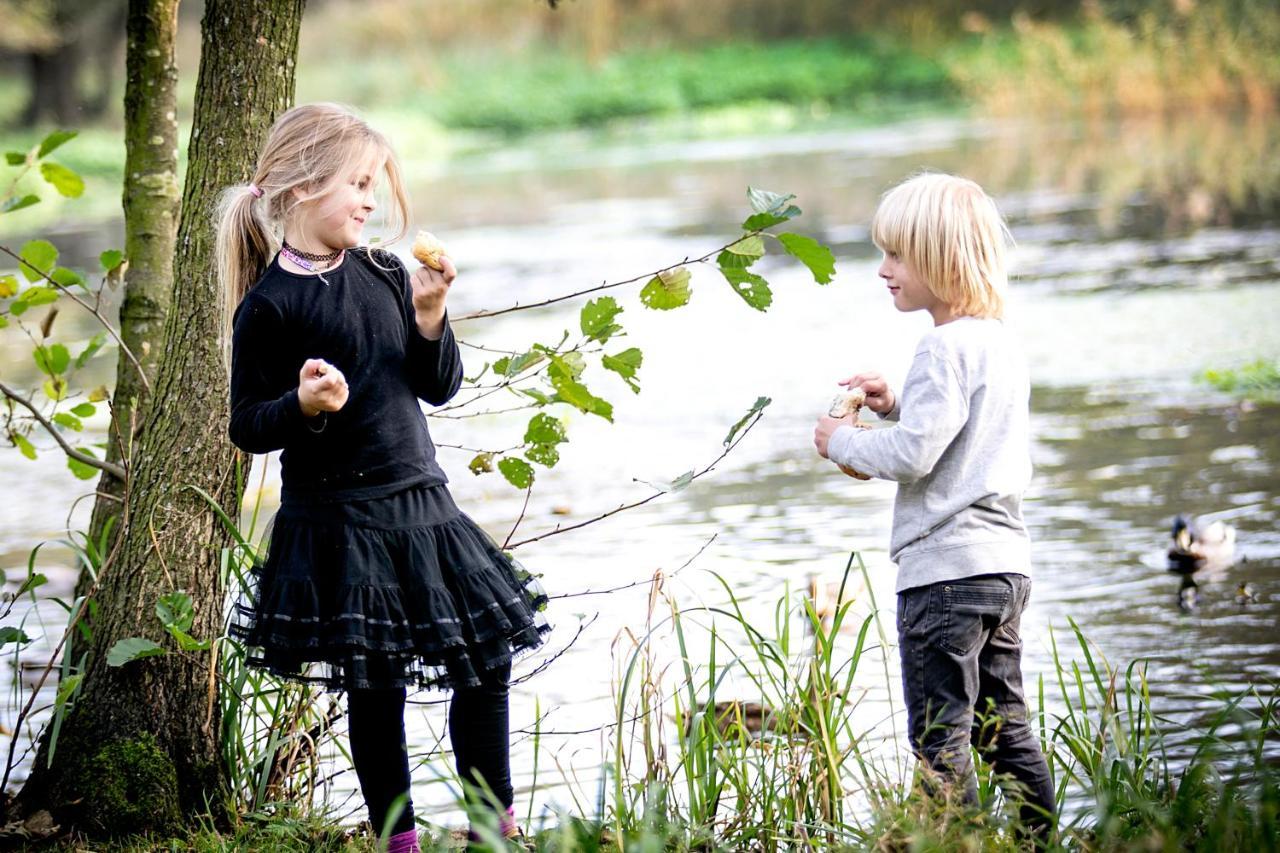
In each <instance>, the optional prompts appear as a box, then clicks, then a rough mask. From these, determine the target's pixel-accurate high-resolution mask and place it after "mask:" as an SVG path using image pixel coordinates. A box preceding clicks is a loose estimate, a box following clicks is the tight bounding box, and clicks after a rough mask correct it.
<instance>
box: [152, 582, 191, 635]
mask: <svg viewBox="0 0 1280 853" xmlns="http://www.w3.org/2000/svg"><path fill="white" fill-rule="evenodd" d="M156 617H157V618H158V619H159V620H160V624H161V625H164V626H165V627H166V628H177V629H179V630H180V631H190V630H191V625H192V623H194V622H195V618H196V611H195V608H194V607H193V606H192V604H191V596H189V595H187V593H186V592H185V591H183V590H180V589H179V590H174V591H173V592H169V593H165V594H164V595H162V596H160V598H159V600H157V601H156Z"/></svg>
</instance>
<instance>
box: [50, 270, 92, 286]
mask: <svg viewBox="0 0 1280 853" xmlns="http://www.w3.org/2000/svg"><path fill="white" fill-rule="evenodd" d="M49 278H51V279H53V280H54V281H56V282H57V283H58V284H60V285H62V286H63V287H75V286H76V285H80V286H82V287H83V286H84V276H82V275H80V273H78V272H76V271H75V270H69V269H67V268H66V267H58V268H57V269H56V270H54V271H53V272H52V273H50V274H49Z"/></svg>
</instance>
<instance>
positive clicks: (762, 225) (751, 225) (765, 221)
mask: <svg viewBox="0 0 1280 853" xmlns="http://www.w3.org/2000/svg"><path fill="white" fill-rule="evenodd" d="M799 215H800V208H798V207H796V206H795V205H792V206H791V207H788V208H787V209H786V210H784V211H781V212H779V213H753V214H751V215H750V216H748V217H747V218H746V219H744V220H743V221H742V230H743V231H763V230H764V229H766V228H772V227H773V226H774V225H777V224H778V223H779V222H786V221H787V220H788V219H791V218H792V217H793V216H799Z"/></svg>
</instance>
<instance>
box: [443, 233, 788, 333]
mask: <svg viewBox="0 0 1280 853" xmlns="http://www.w3.org/2000/svg"><path fill="white" fill-rule="evenodd" d="M763 232H764V229H763V228H757V229H755V230H754V231H749V232H747V233H745V234H740V235H739V236H737V237H735V238H733V239H732V240H730V241H729V242H727V243H725V244H724V245H722V246H720V247H719V248H717V249H713V250H711V251H710V252H707V253H706V254H705V255H702V256H701V257H697V258H692V259H690V258H685V259H684V260H683V261H680V262H679V263H677V264H670V265H669V266H665V267H662V268H661V269H658V270H654V271H653V272H651V273H645V274H643V275H638V276H635V277H633V278H626V279H623V280H621V281H612V282H603V283H601V284H598V285H596V286H595V287H588V288H586V289H585V290H578V291H575V292H573V293H565V294H562V295H560V296H553V297H551V298H550V299H544V300H542V301H541V302H530V303H529V304H528V305H521V304H520V303H519V302H517V303H516V304H515V305H511V306H509V307H507V308H497V309H495V310H492V311H472V312H471V313H470V314H463V315H461V316H459V317H454V318H453V319H454V321H455V322H462V321H463V320H478V319H480V318H482V317H497V316H499V315H501V314H510V313H511V312H513V311H527V310H529V309H531V308H543V307H545V306H547V305H554V304H555V303H557V302H564V301H566V300H569V299H577V298H578V297H579V296H586V295H587V294H589V293H599V292H600V291H602V290H611V289H613V288H615V287H622V286H623V285H625V284H635V283H636V282H638V281H644V280H646V279H651V278H653V277H654V276H656V275H661V274H662V273H664V272H670V271H671V270H674V269H678V268H679V267H682V266H685V265H686V264H700V263H702V262H703V261H709V260H711V258H713V257H715V256H716V255H719V254H720V253H721V252H723V251H725V250H726V249H728V248H729V247H730V246H733V245H735V244H737V243H741V242H742V241H743V240H746V239H748V238H751V237H755V236H757V235H759V234H762V233H763Z"/></svg>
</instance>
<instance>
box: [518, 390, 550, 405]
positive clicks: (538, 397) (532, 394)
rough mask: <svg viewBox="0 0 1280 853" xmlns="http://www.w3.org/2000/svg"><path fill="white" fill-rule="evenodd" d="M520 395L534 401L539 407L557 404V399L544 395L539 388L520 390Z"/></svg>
mask: <svg viewBox="0 0 1280 853" xmlns="http://www.w3.org/2000/svg"><path fill="white" fill-rule="evenodd" d="M519 391H520V393H521V394H523V395H525V396H526V397H528V398H529V399H530V400H533V401H534V402H535V403H537V404H538V405H539V406H547V405H550V404H551V403H554V402H555V398H553V397H551V396H550V395H548V394H544V393H543V392H541V391H539V390H538V389H537V388H520V389H519Z"/></svg>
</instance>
